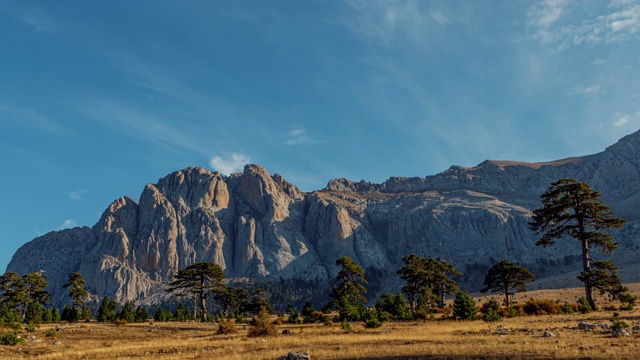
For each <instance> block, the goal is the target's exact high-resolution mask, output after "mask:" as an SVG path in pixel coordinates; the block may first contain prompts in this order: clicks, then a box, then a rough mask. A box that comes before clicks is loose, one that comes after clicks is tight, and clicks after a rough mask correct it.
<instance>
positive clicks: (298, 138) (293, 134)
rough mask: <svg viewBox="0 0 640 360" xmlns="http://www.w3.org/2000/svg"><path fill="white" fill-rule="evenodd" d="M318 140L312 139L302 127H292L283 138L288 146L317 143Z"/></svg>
mask: <svg viewBox="0 0 640 360" xmlns="http://www.w3.org/2000/svg"><path fill="white" fill-rule="evenodd" d="M318 143H321V142H320V141H317V140H314V139H312V138H311V136H309V134H307V131H306V130H305V129H302V128H295V129H292V130H291V131H289V132H288V133H287V140H285V142H284V144H285V145H288V146H293V145H305V144H307V145H309V144H318Z"/></svg>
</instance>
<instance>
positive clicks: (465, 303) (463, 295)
mask: <svg viewBox="0 0 640 360" xmlns="http://www.w3.org/2000/svg"><path fill="white" fill-rule="evenodd" d="M477 314H478V308H477V307H476V301H475V300H474V299H473V296H471V294H469V293H468V292H466V291H459V292H458V293H457V294H456V297H455V299H454V300H453V316H454V317H455V318H456V319H459V320H475V318H476V315H477Z"/></svg>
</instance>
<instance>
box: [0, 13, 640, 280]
mask: <svg viewBox="0 0 640 360" xmlns="http://www.w3.org/2000/svg"><path fill="white" fill-rule="evenodd" d="M639 40H640V2H638V1H625V0H613V1H559V0H556V1H507V0H504V1H497V0H495V1H482V0H478V1H471V0H469V1H449V0H447V1H409V0H407V1H368V0H367V1H324V0H322V1H320V0H318V1H300V0H296V1H285V0H278V1H262V0H254V1H190V2H183V1H152V2H151V1H86V2H85V1H56V2H52V1H29V0H20V1H11V0H4V1H3V2H2V6H0V45H1V46H0V125H1V127H0V165H1V166H2V169H3V170H2V176H1V177H0V186H1V188H2V189H3V196H2V199H3V204H4V206H2V207H1V210H0V268H2V269H4V268H5V267H6V264H7V263H8V262H9V260H10V257H11V255H12V254H13V253H14V252H15V250H16V249H17V248H18V247H19V246H21V245H22V244H24V243H25V242H27V241H29V240H31V239H33V238H34V237H36V236H38V235H42V234H44V233H46V232H49V231H52V230H59V229H63V228H67V227H72V226H85V225H86V226H92V225H93V224H95V223H96V222H97V220H98V219H99V216H100V214H101V213H102V211H104V209H105V208H106V207H107V206H108V205H109V204H110V203H111V202H112V201H113V200H115V199H116V198H118V197H120V196H123V195H130V196H132V197H133V198H136V199H137V198H138V197H139V195H140V193H141V192H142V189H143V187H144V185H145V184H146V183H148V182H152V183H154V182H156V181H157V180H158V179H159V178H161V177H163V176H165V175H167V174H168V173H170V172H173V171H175V170H179V169H182V168H185V167H187V166H202V167H206V168H208V169H211V170H220V171H221V172H223V173H230V172H237V171H240V170H241V169H242V166H243V165H244V164H245V163H249V162H250V163H257V164H261V165H263V166H264V167H266V168H267V170H268V171H269V172H271V173H272V174H273V173H279V174H282V175H283V176H284V177H285V178H286V179H287V180H289V181H291V182H293V183H294V184H296V185H298V186H299V187H300V188H301V189H302V190H305V191H311V190H315V189H321V188H323V187H324V186H325V185H326V183H327V181H328V180H329V179H332V178H340V177H346V178H349V179H352V180H356V181H358V180H360V179H365V180H367V181H373V182H377V183H379V182H382V181H384V180H385V179H387V178H388V177H390V176H427V175H433V174H436V173H438V172H440V171H443V170H445V169H447V168H448V167H449V166H450V165H462V166H474V165H476V164H478V163H480V162H482V161H484V160H486V159H503V160H507V159H508V160H521V161H531V162H535V161H547V160H555V159H560V158H565V157H569V156H578V155H585V154H592V153H596V152H600V151H602V150H604V149H605V147H607V146H609V145H611V144H613V143H614V142H616V141H617V140H618V139H619V138H621V137H623V136H624V135H627V134H630V133H632V132H634V131H636V130H638V129H639V128H640V85H639V84H640V41H639Z"/></svg>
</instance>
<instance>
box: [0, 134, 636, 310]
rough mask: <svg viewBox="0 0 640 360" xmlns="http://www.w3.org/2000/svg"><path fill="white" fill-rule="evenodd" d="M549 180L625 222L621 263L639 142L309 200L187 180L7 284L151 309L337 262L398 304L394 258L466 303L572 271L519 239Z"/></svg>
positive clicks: (69, 239)
mask: <svg viewBox="0 0 640 360" xmlns="http://www.w3.org/2000/svg"><path fill="white" fill-rule="evenodd" d="M562 177H572V178H577V179H578V180H581V181H587V182H588V183H589V184H591V186H592V187H593V188H594V189H597V190H598V191H600V192H601V193H602V194H603V197H602V200H603V201H604V202H605V203H607V204H611V205H613V209H614V211H615V213H616V215H618V216H620V217H623V218H626V219H627V220H628V221H629V222H628V223H627V225H625V227H624V228H623V230H622V231H621V232H619V233H617V234H616V236H617V238H618V240H619V241H620V242H621V243H622V245H621V249H633V251H634V253H635V252H636V250H635V249H637V247H638V242H639V240H638V235H639V234H640V219H639V215H640V211H638V210H639V208H640V132H637V133H634V134H632V135H629V136H627V137H625V138H623V139H621V140H620V141H619V142H618V143H616V144H615V145H613V146H610V147H609V148H607V149H606V150H605V151H604V152H602V153H599V154H596V155H591V156H585V157H579V158H570V159H565V160H560V161H555V162H549V163H537V164H530V163H519V162H512V161H485V162H483V163H481V164H479V165H478V166H476V167H473V168H465V167H460V166H452V167H451V168H449V169H448V170H446V171H444V172H442V173H440V174H437V175H434V176H428V177H426V178H400V177H392V178H390V179H389V180H387V181H386V182H384V183H382V184H372V183H367V182H364V181H361V182H352V181H349V180H346V179H337V180H331V181H330V182H329V183H328V185H327V187H326V188H325V189H323V190H319V191H314V192H311V193H303V192H301V191H300V190H298V188H297V187H296V186H294V185H292V184H290V183H288V182H287V181H286V180H285V179H283V178H282V177H281V176H280V175H277V174H276V175H273V176H271V175H270V174H269V173H268V172H267V171H266V170H265V169H264V168H262V167H260V166H257V165H247V166H246V167H245V169H244V172H243V173H239V174H233V175H231V176H229V177H224V176H222V175H220V174H219V173H215V172H210V171H207V170H205V169H202V168H187V169H184V170H181V171H177V172H175V173H172V174H169V175H168V176H166V177H164V178H162V179H160V180H159V181H158V183H157V184H147V185H146V186H145V188H144V190H143V192H142V195H141V196H140V199H139V201H137V202H136V201H135V200H134V199H132V198H130V197H122V198H120V199H117V200H116V201H114V202H113V203H112V204H111V205H109V207H108V208H107V209H106V210H105V211H104V213H103V214H102V216H101V218H100V220H99V221H98V223H97V224H96V225H95V226H93V228H87V227H84V228H75V229H69V230H63V231H55V232H51V233H49V234H46V235H44V236H42V237H39V238H36V239H34V240H33V241H31V242H29V243H27V244H25V245H24V246H22V247H21V248H20V249H19V250H18V251H17V252H16V254H15V255H14V256H13V259H12V260H11V262H10V263H9V266H8V267H7V271H15V272H18V273H20V274H24V273H28V272H34V271H39V270H45V274H46V275H47V276H48V277H49V283H50V289H49V290H50V291H51V292H52V294H53V300H54V302H56V303H58V304H60V303H62V302H63V301H65V300H66V296H67V295H66V290H65V289H63V288H62V285H63V284H64V283H65V282H66V280H67V278H68V275H69V274H70V273H72V272H74V271H78V272H80V273H82V274H84V276H85V279H86V280H87V284H88V285H87V289H88V290H89V292H90V293H91V294H93V295H95V296H97V297H103V296H105V295H106V296H110V297H115V298H116V299H117V300H118V301H119V302H123V301H127V300H132V301H134V302H136V303H146V304H151V303H155V302H158V301H160V300H161V299H162V298H163V297H164V296H166V294H165V293H164V291H163V287H165V286H166V283H167V282H168V281H171V280H172V277H173V274H175V273H176V272H177V271H178V270H180V269H183V268H185V267H187V266H188V265H190V264H193V263H194V262H198V261H213V262H215V263H217V264H219V265H220V266H221V267H222V268H223V269H224V271H225V274H226V276H227V277H230V278H234V277H238V278H246V277H250V278H256V279H267V280H269V279H272V280H286V279H302V280H310V281H311V280H318V281H328V280H330V279H332V278H333V277H334V276H335V275H336V273H337V271H338V269H337V267H336V266H335V260H336V259H337V258H339V257H341V256H350V257H352V258H353V259H354V260H356V261H357V262H358V263H359V264H360V265H362V266H363V268H365V269H366V270H367V271H371V270H376V269H377V271H373V273H376V274H381V275H380V276H381V277H382V278H381V279H378V280H379V282H380V283H384V284H386V285H385V286H386V290H397V287H398V284H399V280H398V279H397V277H396V276H395V270H396V269H398V268H399V267H401V264H402V262H401V258H402V257H403V256H405V255H408V254H411V253H416V254H418V255H421V256H431V257H437V258H444V259H446V260H448V261H449V262H451V263H453V264H454V265H455V266H456V268H457V269H459V270H461V271H462V272H463V273H466V274H467V277H465V278H463V285H467V288H471V289H473V287H474V284H475V286H476V287H478V286H481V284H482V281H481V279H482V278H483V277H484V271H486V269H487V268H488V267H489V266H491V265H492V264H493V263H495V262H496V261H499V260H501V259H504V258H506V259H509V260H511V261H514V262H517V263H520V264H523V265H525V266H528V267H529V268H530V269H532V270H534V271H536V269H539V271H538V273H541V274H542V275H544V270H549V269H555V270H557V269H559V268H562V266H564V265H571V264H572V263H573V262H575V261H576V260H577V257H576V255H579V250H578V248H577V247H576V245H577V244H573V243H572V242H570V241H561V242H559V244H558V245H557V246H555V247H553V248H547V249H545V248H539V247H536V246H535V245H534V243H535V240H536V238H535V236H534V234H533V233H532V232H531V231H530V230H529V228H528V221H529V219H530V215H531V209H533V208H536V207H538V206H540V203H539V195H540V194H541V193H542V192H544V190H546V188H547V187H548V186H549V184H550V183H551V182H553V181H556V180H558V179H560V178H562ZM43 250H44V251H43ZM619 252H620V251H619ZM629 253H630V252H629V251H627V252H626V254H627V256H629ZM633 259H634V260H636V259H637V256H636V257H634V258H633ZM577 269H578V267H575V266H574V267H573V268H571V270H577ZM479 279H480V282H479V283H478V280H479ZM465 281H466V284H464V282H465Z"/></svg>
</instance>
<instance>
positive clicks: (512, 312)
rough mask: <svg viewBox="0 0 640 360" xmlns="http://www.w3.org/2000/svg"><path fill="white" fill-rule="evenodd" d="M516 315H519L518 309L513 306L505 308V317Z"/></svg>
mask: <svg viewBox="0 0 640 360" xmlns="http://www.w3.org/2000/svg"><path fill="white" fill-rule="evenodd" d="M518 315H520V314H519V313H518V310H517V309H515V308H509V309H508V310H507V317H510V318H513V317H516V316H518Z"/></svg>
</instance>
